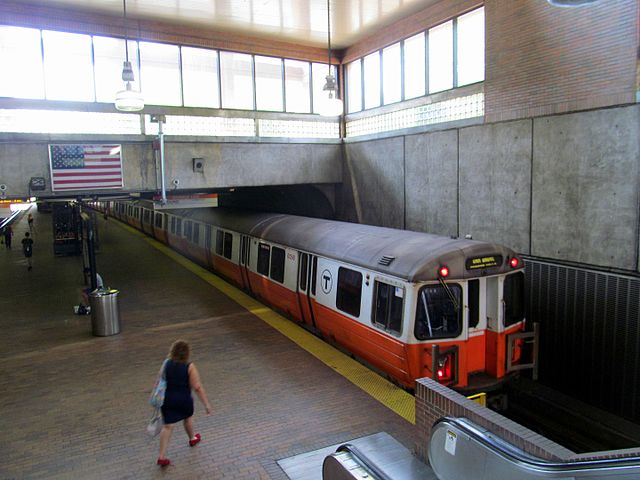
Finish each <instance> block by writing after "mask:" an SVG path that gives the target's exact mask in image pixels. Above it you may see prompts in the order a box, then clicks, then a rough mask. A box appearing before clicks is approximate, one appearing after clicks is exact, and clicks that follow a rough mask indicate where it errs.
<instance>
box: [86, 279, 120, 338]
mask: <svg viewBox="0 0 640 480" xmlns="http://www.w3.org/2000/svg"><path fill="white" fill-rule="evenodd" d="M118 293H119V292H118V290H115V289H113V288H98V289H96V290H94V291H93V292H91V293H90V294H89V304H90V305H91V329H92V331H93V334H94V335H96V336H98V337H107V336H109V335H116V334H118V333H120V307H119V306H118Z"/></svg>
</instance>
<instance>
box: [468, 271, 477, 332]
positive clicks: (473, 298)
mask: <svg viewBox="0 0 640 480" xmlns="http://www.w3.org/2000/svg"><path fill="white" fill-rule="evenodd" d="M468 287H469V288H468V292H467V295H468V296H469V299H468V305H469V328H475V327H477V326H478V323H479V322H480V280H469V283H468Z"/></svg>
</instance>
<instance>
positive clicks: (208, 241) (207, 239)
mask: <svg viewBox="0 0 640 480" xmlns="http://www.w3.org/2000/svg"><path fill="white" fill-rule="evenodd" d="M204 246H205V248H206V249H207V250H211V225H207V226H206V227H205V231H204Z"/></svg>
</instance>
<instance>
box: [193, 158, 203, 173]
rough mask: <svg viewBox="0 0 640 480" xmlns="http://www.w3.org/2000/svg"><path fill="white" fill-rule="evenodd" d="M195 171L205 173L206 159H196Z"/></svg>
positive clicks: (194, 163)
mask: <svg viewBox="0 0 640 480" xmlns="http://www.w3.org/2000/svg"><path fill="white" fill-rule="evenodd" d="M192 160H193V171H194V172H195V173H204V158H194V159H192Z"/></svg>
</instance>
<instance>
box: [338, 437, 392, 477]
mask: <svg viewBox="0 0 640 480" xmlns="http://www.w3.org/2000/svg"><path fill="white" fill-rule="evenodd" d="M338 452H348V453H350V454H351V455H352V456H354V457H355V458H356V459H357V460H358V462H360V463H361V464H362V465H363V466H364V467H365V468H367V469H368V470H369V473H373V474H374V475H375V476H376V477H377V478H379V479H380V480H393V479H392V478H391V477H390V476H389V475H387V474H386V473H384V472H383V471H382V470H380V469H379V468H378V467H377V466H376V464H375V462H373V460H371V459H370V458H369V457H368V456H367V455H365V454H364V453H362V451H361V450H358V448H357V447H355V446H354V445H352V444H350V443H344V444H342V445H340V446H339V447H338V448H337V449H336V453H338Z"/></svg>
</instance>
